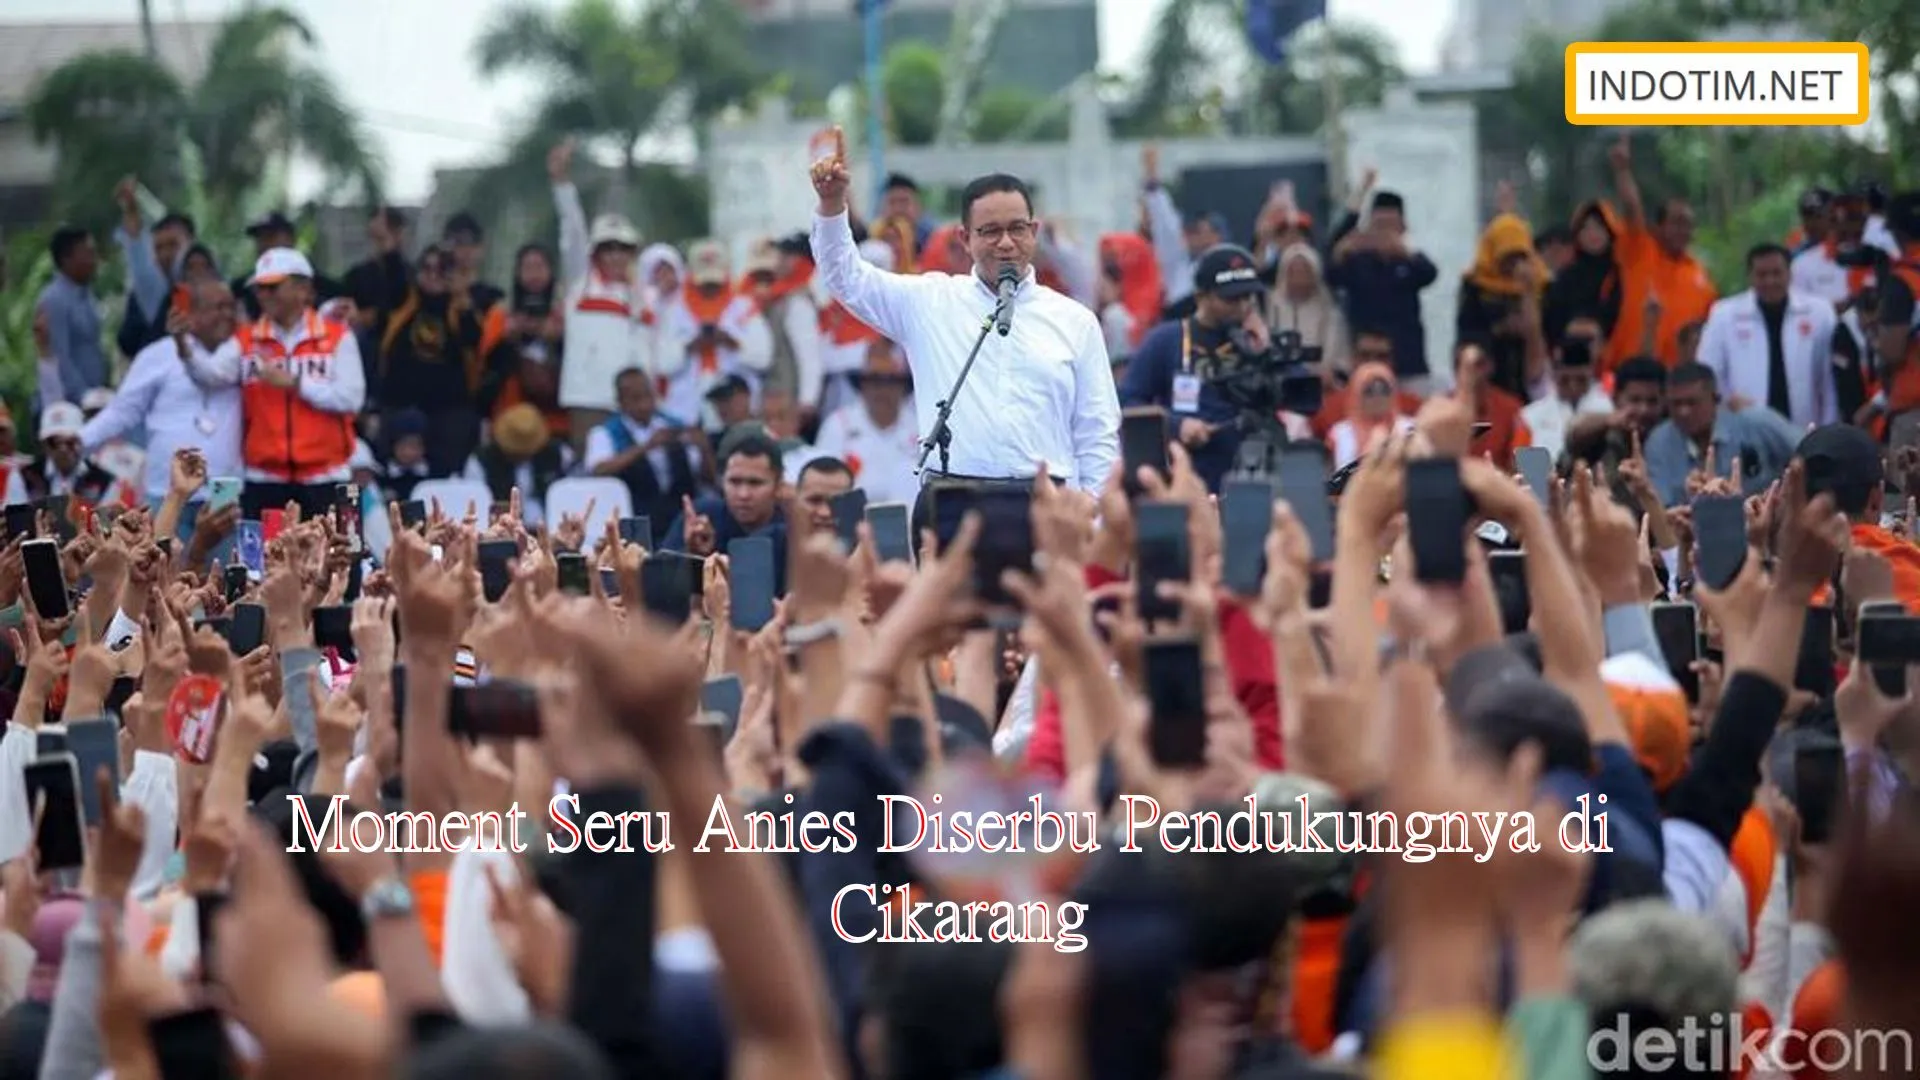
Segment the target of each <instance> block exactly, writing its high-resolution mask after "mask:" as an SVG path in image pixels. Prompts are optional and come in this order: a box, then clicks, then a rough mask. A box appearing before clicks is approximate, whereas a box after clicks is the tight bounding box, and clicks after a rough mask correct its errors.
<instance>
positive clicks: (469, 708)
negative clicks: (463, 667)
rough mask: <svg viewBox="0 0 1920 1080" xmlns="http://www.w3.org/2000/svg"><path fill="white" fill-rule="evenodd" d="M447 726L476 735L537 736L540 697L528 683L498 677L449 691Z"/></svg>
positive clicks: (457, 732) (454, 731) (452, 729)
mask: <svg viewBox="0 0 1920 1080" xmlns="http://www.w3.org/2000/svg"><path fill="white" fill-rule="evenodd" d="M447 730H448V731H450V732H452V733H453V734H455V735H469V736H472V737H474V738H488V737H498V738H507V739H537V738H539V737H540V698H539V695H538V694H536V693H535V692H534V689H533V687H531V686H528V685H526V684H525V683H518V682H511V681H509V680H505V679H498V680H495V681H493V682H486V683H480V684H479V685H477V686H456V687H454V688H453V689H452V690H451V691H450V692H449V693H448V695H447Z"/></svg>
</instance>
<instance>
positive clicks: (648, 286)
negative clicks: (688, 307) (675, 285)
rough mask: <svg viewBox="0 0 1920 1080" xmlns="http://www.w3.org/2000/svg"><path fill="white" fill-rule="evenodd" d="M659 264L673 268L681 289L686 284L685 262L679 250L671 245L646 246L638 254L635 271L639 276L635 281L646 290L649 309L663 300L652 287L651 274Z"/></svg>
mask: <svg viewBox="0 0 1920 1080" xmlns="http://www.w3.org/2000/svg"><path fill="white" fill-rule="evenodd" d="M661 263H665V264H667V265H668V266H671V267H673V271H674V275H675V276H676V277H678V278H679V279H680V284H681V286H682V287H685V286H686V284H687V260H685V259H684V258H681V256H680V251H679V249H677V248H675V247H674V246H673V245H672V244H648V245H647V248H646V250H644V251H642V252H641V253H640V259H639V264H638V266H637V268H636V270H637V272H638V273H639V275H640V276H639V278H638V279H637V280H638V281H639V283H640V287H641V288H642V289H644V290H646V295H647V296H648V297H649V306H651V307H657V306H658V305H659V303H660V301H661V300H663V299H665V297H662V296H659V295H658V294H657V293H656V292H655V290H654V287H653V272H654V270H656V269H658V268H659V266H660V264H661Z"/></svg>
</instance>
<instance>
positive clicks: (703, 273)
mask: <svg viewBox="0 0 1920 1080" xmlns="http://www.w3.org/2000/svg"><path fill="white" fill-rule="evenodd" d="M728 276H729V275H728V273H727V249H726V248H725V247H722V246H721V244H720V241H718V240H695V241H694V242H693V243H692V244H690V245H688V247H687V277H688V278H689V279H690V280H691V281H692V282H693V283H694V284H695V285H725V284H726V283H727V278H728Z"/></svg>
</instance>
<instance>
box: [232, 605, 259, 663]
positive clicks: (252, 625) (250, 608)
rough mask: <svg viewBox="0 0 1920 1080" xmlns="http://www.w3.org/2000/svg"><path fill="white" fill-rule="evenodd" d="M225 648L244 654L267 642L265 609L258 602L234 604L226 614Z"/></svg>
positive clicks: (234, 652) (236, 654)
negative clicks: (227, 620)
mask: <svg viewBox="0 0 1920 1080" xmlns="http://www.w3.org/2000/svg"><path fill="white" fill-rule="evenodd" d="M228 619H229V620H230V621H229V622H228V624H227V648H228V649H230V650H232V652H233V655H235V656H245V655H247V654H248V653H250V652H252V651H253V650H255V649H257V648H259V647H260V646H262V645H265V644H266V643H267V609H266V608H264V607H262V606H261V605H259V604H235V605H233V608H232V610H231V612H230V613H229V615H228Z"/></svg>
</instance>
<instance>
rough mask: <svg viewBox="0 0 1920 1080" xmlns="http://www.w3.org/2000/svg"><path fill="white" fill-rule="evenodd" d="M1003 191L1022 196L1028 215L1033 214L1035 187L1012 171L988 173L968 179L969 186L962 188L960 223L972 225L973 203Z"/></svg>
mask: <svg viewBox="0 0 1920 1080" xmlns="http://www.w3.org/2000/svg"><path fill="white" fill-rule="evenodd" d="M1003 193H1005V194H1012V195H1018V196H1020V199H1021V201H1022V202H1024V203H1026V204H1027V216H1028V217H1032V216H1033V189H1031V188H1029V187H1027V182H1026V181H1025V180H1022V179H1020V178H1019V177H1017V176H1014V175H1012V174H1010V173H988V174H987V175H985V176H977V177H974V178H973V179H972V180H969V181H967V186H966V187H964V188H962V189H961V191H960V224H961V225H964V226H967V227H969V228H970V227H972V225H973V204H974V203H977V202H979V201H980V200H981V199H984V198H986V197H987V196H989V195H999V194H1003Z"/></svg>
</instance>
